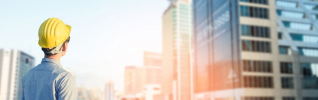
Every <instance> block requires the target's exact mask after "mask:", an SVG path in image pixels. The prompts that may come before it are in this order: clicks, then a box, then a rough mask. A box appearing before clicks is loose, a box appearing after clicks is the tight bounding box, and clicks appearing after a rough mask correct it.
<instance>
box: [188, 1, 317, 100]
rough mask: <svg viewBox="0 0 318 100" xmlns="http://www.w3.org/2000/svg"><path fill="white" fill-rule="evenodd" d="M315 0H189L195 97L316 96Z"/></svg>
mask: <svg viewBox="0 0 318 100" xmlns="http://www.w3.org/2000/svg"><path fill="white" fill-rule="evenodd" d="M317 8H318V2H317V1H315V0H193V13H194V15H193V16H194V18H193V19H194V98H195V100H202V99H206V100H210V99H212V100H213V99H214V100H315V99H318V96H317V94H318V46H317V42H318V34H317V29H318V26H317V25H318V20H317V19H318V17H317Z"/></svg>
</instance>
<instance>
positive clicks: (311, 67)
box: [300, 63, 318, 89]
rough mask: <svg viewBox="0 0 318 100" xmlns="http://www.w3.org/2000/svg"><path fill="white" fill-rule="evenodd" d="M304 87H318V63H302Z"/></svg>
mask: <svg viewBox="0 0 318 100" xmlns="http://www.w3.org/2000/svg"><path fill="white" fill-rule="evenodd" d="M300 67H301V69H302V74H303V76H304V77H303V79H302V85H303V88H304V89H318V63H300Z"/></svg>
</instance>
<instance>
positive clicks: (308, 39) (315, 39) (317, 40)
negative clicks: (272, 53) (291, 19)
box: [290, 34, 318, 43]
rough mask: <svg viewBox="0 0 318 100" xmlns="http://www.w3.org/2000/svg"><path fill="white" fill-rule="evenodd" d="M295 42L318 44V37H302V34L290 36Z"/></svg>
mask: <svg viewBox="0 0 318 100" xmlns="http://www.w3.org/2000/svg"><path fill="white" fill-rule="evenodd" d="M290 36H291V38H292V39H293V40H294V41H301V42H308V43H318V36H310V35H302V34H290Z"/></svg>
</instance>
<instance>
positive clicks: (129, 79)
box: [125, 66, 161, 95]
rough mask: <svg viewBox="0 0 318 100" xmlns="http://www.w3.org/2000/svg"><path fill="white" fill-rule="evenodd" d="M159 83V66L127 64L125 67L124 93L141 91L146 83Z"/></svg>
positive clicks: (131, 93) (134, 93)
mask: <svg viewBox="0 0 318 100" xmlns="http://www.w3.org/2000/svg"><path fill="white" fill-rule="evenodd" d="M160 83H161V67H153V66H143V67H136V66H127V67H126V68H125V95H136V94H137V93H142V91H143V89H144V87H145V86H146V85H147V84H160Z"/></svg>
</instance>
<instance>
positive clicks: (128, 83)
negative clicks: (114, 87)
mask: <svg viewBox="0 0 318 100" xmlns="http://www.w3.org/2000/svg"><path fill="white" fill-rule="evenodd" d="M136 70H137V68H136V67H135V66H127V67H126V68H125V81H124V82H125V84H124V85H125V86H124V87H125V91H124V92H125V95H134V94H135V93H137V90H136V86H137V83H136V79H137V78H136V77H137V75H136Z"/></svg>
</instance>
